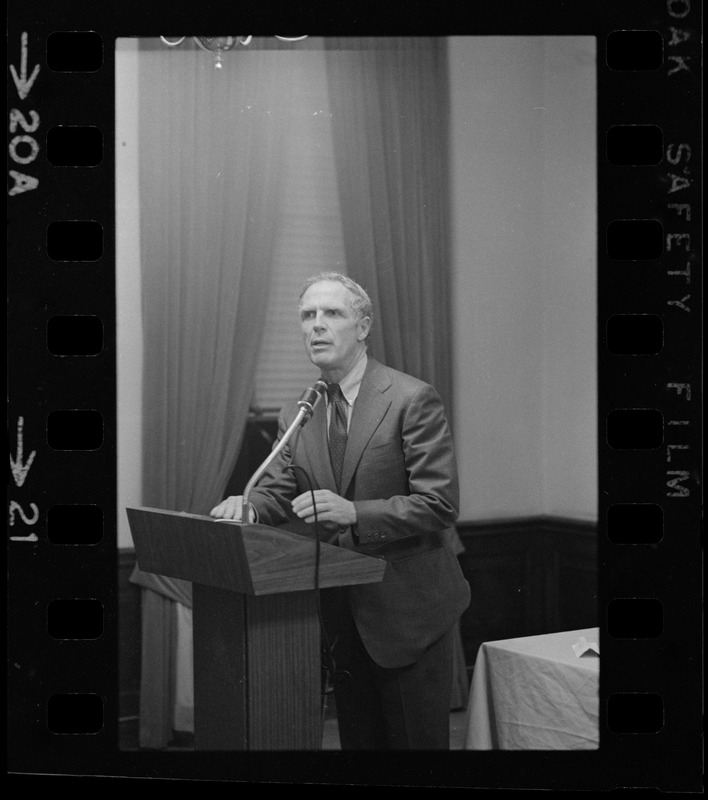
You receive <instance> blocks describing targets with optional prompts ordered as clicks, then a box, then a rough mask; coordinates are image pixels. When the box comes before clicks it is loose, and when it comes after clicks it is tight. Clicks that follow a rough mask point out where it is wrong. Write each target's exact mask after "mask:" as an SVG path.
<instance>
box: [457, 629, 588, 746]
mask: <svg viewBox="0 0 708 800" xmlns="http://www.w3.org/2000/svg"><path fill="white" fill-rule="evenodd" d="M598 636H599V631H598V629H597V628H588V629H585V630H577V631H565V632H563V633H549V634H544V635H542V636H527V637H524V638H521V639H505V640H502V641H498V642H485V643H484V644H482V645H481V646H480V648H479V652H478V654H477V659H476V662H475V666H474V673H473V676H472V685H471V689H470V700H469V704H468V707H467V731H466V739H465V747H466V749H469V750H593V749H596V748H597V747H598V744H599V724H598V710H599V696H598V685H599V669H600V658H599V656H597V655H584V656H580V657H578V656H576V655H575V652H574V651H573V644H575V643H576V642H577V641H578V640H579V639H580V637H584V638H585V639H586V640H587V641H588V642H598V643H599V639H598Z"/></svg>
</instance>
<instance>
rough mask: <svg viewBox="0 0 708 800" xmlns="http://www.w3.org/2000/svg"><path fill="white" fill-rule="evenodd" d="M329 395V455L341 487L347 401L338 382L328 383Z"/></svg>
mask: <svg viewBox="0 0 708 800" xmlns="http://www.w3.org/2000/svg"><path fill="white" fill-rule="evenodd" d="M327 395H328V396H329V402H330V403H331V404H332V413H331V414H330V420H329V456H330V459H331V460H332V470H333V471H334V479H335V480H336V482H337V489H339V485H340V481H341V479H342V464H343V463H344V451H345V449H346V447H347V401H346V400H345V399H344V395H343V394H342V390H341V389H340V388H339V384H338V383H329V384H327Z"/></svg>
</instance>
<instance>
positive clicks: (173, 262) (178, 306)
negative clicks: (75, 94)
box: [131, 44, 290, 748]
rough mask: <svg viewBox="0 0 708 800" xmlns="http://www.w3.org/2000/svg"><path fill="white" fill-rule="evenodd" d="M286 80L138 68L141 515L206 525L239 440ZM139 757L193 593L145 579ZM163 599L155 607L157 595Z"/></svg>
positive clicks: (167, 63)
mask: <svg viewBox="0 0 708 800" xmlns="http://www.w3.org/2000/svg"><path fill="white" fill-rule="evenodd" d="M289 74H290V73H289V71H288V70H287V69H283V68H282V59H280V67H279V54H278V53H277V52H272V51H270V52H268V51H258V50H243V51H239V52H238V53H232V54H229V57H228V58H226V59H224V62H223V67H222V69H220V70H217V69H215V68H214V62H213V60H212V59H211V57H210V56H209V55H208V54H206V53H204V52H203V51H201V50H194V49H192V50H189V49H184V50H170V49H167V48H165V47H164V46H158V47H155V46H154V44H152V45H149V44H148V45H146V46H144V47H143V49H141V51H140V57H139V82H140V100H139V134H140V213H141V231H140V248H141V263H142V277H143V323H144V335H145V344H144V378H143V385H144V401H143V430H144V433H143V454H144V463H143V474H144V494H143V504H144V505H146V506H151V507H155V508H163V509H169V510H175V511H187V512H190V513H198V514H205V513H208V511H209V510H210V508H212V507H213V506H214V505H215V504H216V503H217V502H219V501H220V500H221V499H222V497H223V492H224V489H225V487H226V484H227V482H228V479H229V476H230V474H231V471H232V470H233V467H234V463H235V461H236V457H237V454H238V450H239V447H240V444H241V440H242V436H243V432H244V429H245V424H246V419H247V414H248V409H249V405H250V403H251V400H252V391H253V383H254V376H255V370H256V364H257V359H258V355H259V348H260V342H261V338H262V333H263V322H264V318H265V308H266V302H267V297H268V291H269V283H270V268H271V263H272V260H273V257H272V256H273V246H274V241H275V237H274V230H275V229H276V226H277V224H278V216H279V209H280V204H281V195H282V193H281V191H280V188H281V176H282V174H283V165H284V159H285V152H286V145H287V135H288V126H287V111H286V110H287V108H288V103H287V100H288V96H289V91H290V77H289ZM131 579H132V580H133V581H134V582H135V583H138V584H139V585H140V586H141V587H142V588H143V593H142V594H143V612H142V613H143V617H142V620H143V635H142V646H143V650H142V676H141V711H140V716H141V728H140V743H141V746H143V747H151V748H154V747H157V748H159V747H164V745H165V744H166V743H167V742H168V741H169V739H170V738H171V736H172V713H171V711H170V707H171V703H172V699H173V694H174V691H173V673H174V636H173V633H171V631H173V626H174V619H175V618H176V609H175V608H174V607H172V606H171V604H174V603H182V604H184V605H186V606H190V605H191V584H189V583H186V582H184V581H177V580H173V579H170V578H165V577H161V576H155V575H151V574H147V573H143V572H141V571H139V570H137V569H136V571H135V572H134V574H133V576H132V578H131ZM155 595H158V596H159V597H156V596H155Z"/></svg>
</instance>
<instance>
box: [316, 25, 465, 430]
mask: <svg viewBox="0 0 708 800" xmlns="http://www.w3.org/2000/svg"><path fill="white" fill-rule="evenodd" d="M325 41H326V43H327V50H328V52H327V81H328V86H329V94H330V110H331V112H332V126H333V135H334V152H335V160H336V165H337V173H338V181H339V195H340V204H341V209H342V224H343V235H344V246H345V251H346V257H347V270H348V272H349V274H350V275H351V276H352V277H353V278H354V279H355V280H358V281H359V282H360V283H361V284H362V285H363V286H364V287H365V288H366V289H367V291H368V292H369V294H370V295H371V298H372V301H373V303H374V313H375V314H376V317H375V323H374V327H373V331H372V348H371V349H372V354H373V355H374V356H378V357H379V358H380V359H381V360H382V361H383V362H384V363H386V364H388V365H389V366H392V367H395V368H397V369H402V370H404V371H405V372H408V373H410V374H412V375H415V376H417V377H419V378H422V379H423V380H426V381H428V382H429V383H431V384H432V385H433V386H435V387H436V389H437V390H438V392H439V393H440V395H441V397H442V398H443V401H444V402H445V405H446V408H447V411H448V414H450V413H451V390H450V383H451V379H450V372H451V366H450V357H451V346H450V302H451V300H450V277H449V276H450V256H449V232H448V225H449V213H448V207H449V200H448V114H449V100H448V74H447V60H446V47H445V41H444V40H441V39H436V38H368V39H335V38H332V39H326V40H325Z"/></svg>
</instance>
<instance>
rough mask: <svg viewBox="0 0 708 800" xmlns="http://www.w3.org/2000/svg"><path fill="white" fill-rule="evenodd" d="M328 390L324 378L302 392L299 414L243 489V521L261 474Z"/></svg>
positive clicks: (308, 417)
mask: <svg viewBox="0 0 708 800" xmlns="http://www.w3.org/2000/svg"><path fill="white" fill-rule="evenodd" d="M326 391H327V384H326V383H325V381H323V380H321V379H320V380H318V381H316V382H315V385H314V386H311V387H308V388H307V389H305V391H304V392H303V393H302V397H301V398H300V399H299V400H298V401H297V404H298V407H299V411H298V412H297V416H296V417H295V419H294V420H293V421H292V422H291V424H290V427H289V428H288V429H287V430H286V431H285V433H284V434H283V435H282V437H281V439H280V441H279V442H278V444H277V445H276V446H275V447H274V448H273V449H272V450H271V451H270V454H269V455H268V458H266V460H265V461H264V462H263V463H262V464H261V465H260V467H258V469H257V470H256V471H255V472H254V473H253V476H252V477H251V479H250V480H249V482H248V483H247V484H246V488H245V489H244V490H243V505H242V507H241V522H242V523H247V522H248V519H249V512H250V505H249V502H248V497H249V495H250V493H251V489H253V487H254V486H255V485H256V482H257V481H258V479H259V478H260V477H261V475H262V474H263V473H264V472H265V471H266V469H268V467H269V466H270V464H271V462H272V461H273V460H274V459H275V458H277V456H278V455H279V454H280V453H281V451H282V450H283V449H284V448H285V445H287V443H288V442H289V441H290V439H291V438H292V435H293V434H294V433H295V431H296V430H297V429H298V428H300V427H302V426H303V425H305V423H306V422H307V421H308V420H309V419H310V418H311V417H312V415H313V413H314V411H315V406H316V405H317V403H319V401H320V400H321V399H322V396H323V395H324V394H325V392H326Z"/></svg>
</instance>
